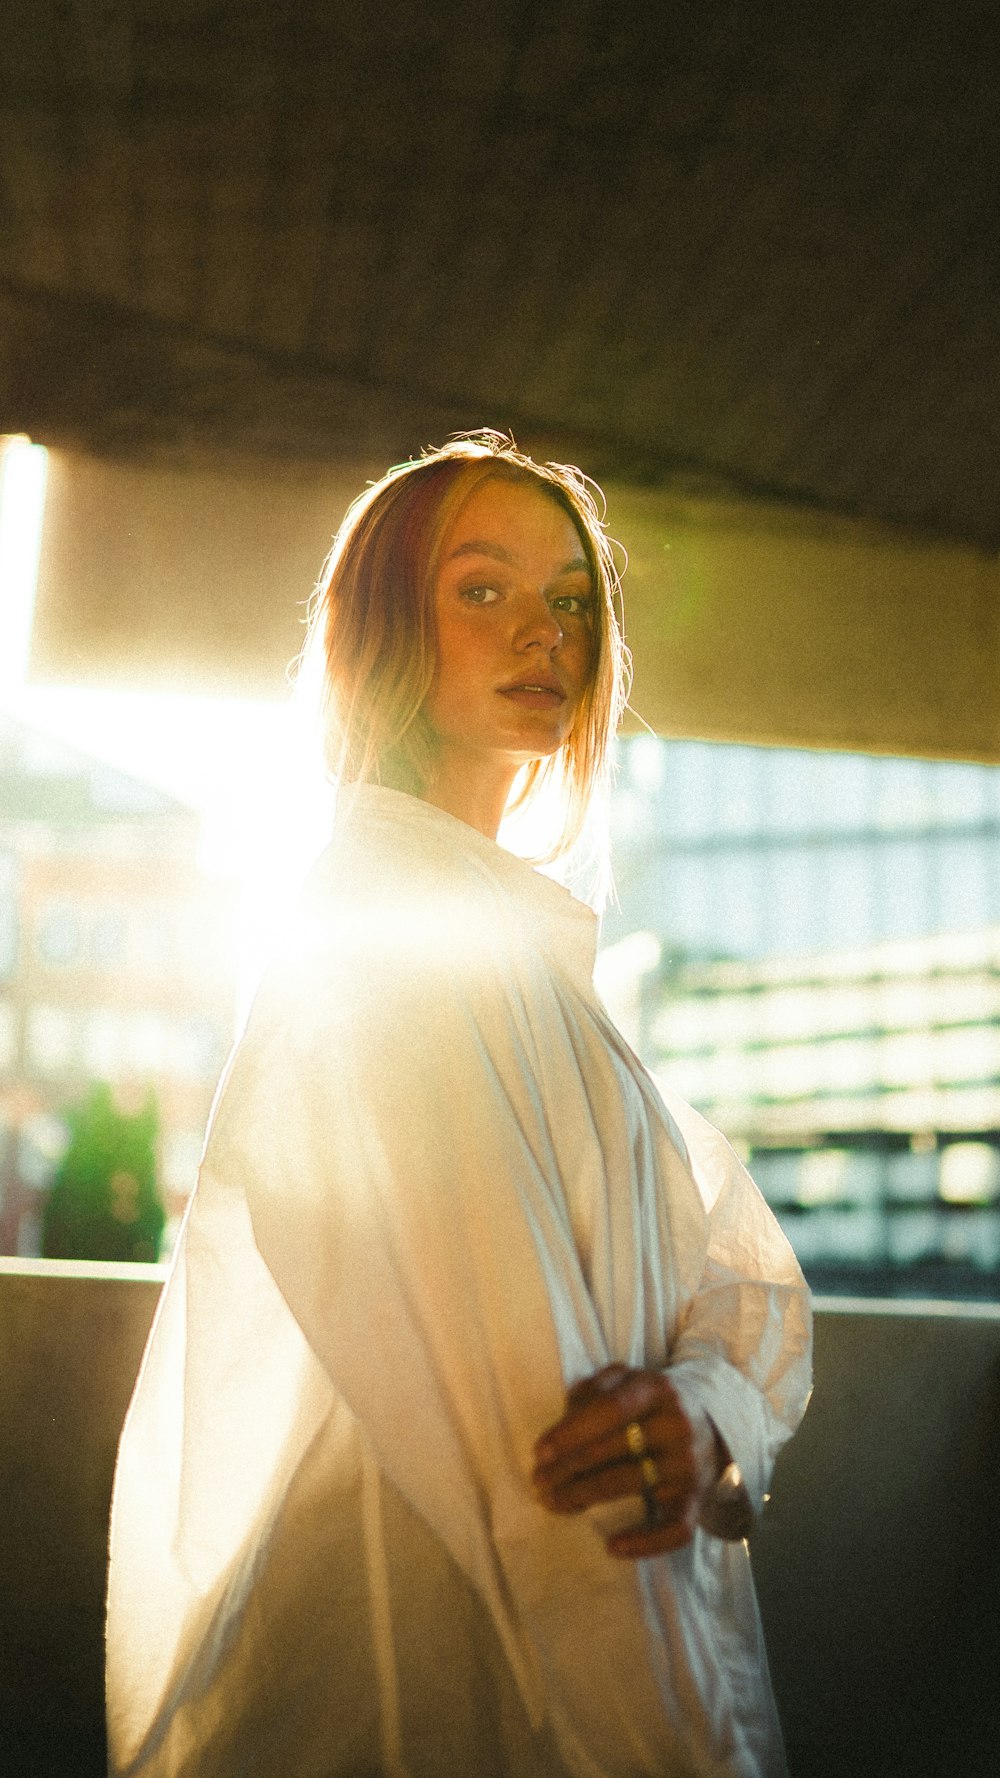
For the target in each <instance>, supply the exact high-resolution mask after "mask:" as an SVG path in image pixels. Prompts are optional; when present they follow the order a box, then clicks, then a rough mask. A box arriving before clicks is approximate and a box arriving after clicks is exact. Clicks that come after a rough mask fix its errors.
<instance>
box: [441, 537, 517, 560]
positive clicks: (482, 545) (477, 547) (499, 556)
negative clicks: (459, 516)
mask: <svg viewBox="0 0 1000 1778" xmlns="http://www.w3.org/2000/svg"><path fill="white" fill-rule="evenodd" d="M456 556H492V557H493V559H494V561H497V562H506V563H507V564H508V565H509V566H510V567H511V568H513V566H514V558H513V556H512V555H511V553H510V551H509V550H506V549H504V547H503V544H502V543H487V542H486V541H484V540H481V539H480V538H478V537H470V539H469V541H468V543H460V544H459V546H458V548H457V549H453V550H452V552H451V555H450V556H449V557H448V560H449V562H453V561H454V560H455V558H456Z"/></svg>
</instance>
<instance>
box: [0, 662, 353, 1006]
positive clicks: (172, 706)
mask: <svg viewBox="0 0 1000 1778" xmlns="http://www.w3.org/2000/svg"><path fill="white" fill-rule="evenodd" d="M4 705H5V707H6V708H7V709H8V710H9V711H10V712H11V714H12V715H14V716H17V717H19V718H20V719H21V720H22V721H24V722H27V723H31V724H32V725H34V726H36V727H38V728H40V729H43V730H44V731H45V732H46V733H48V734H51V735H54V736H56V737H57V738H58V739H60V740H62V741H65V742H67V743H68V744H69V745H70V746H73V747H78V748H80V749H81V750H82V751H83V752H85V753H88V754H90V755H92V756H93V757H94V758H96V759H100V760H103V761H105V762H106V763H107V764H109V765H111V766H115V767H117V768H118V769H119V770H121V771H124V772H128V773H129V774H130V775H131V776H133V777H136V778H141V779H142V780H143V781H144V782H146V783H150V784H155V785H156V786H157V787H158V788H159V789H161V790H165V791H166V792H167V793H168V794H169V795H171V796H174V797H176V798H177V799H178V801H180V802H182V803H185V804H187V805H188V806H189V807H191V808H194V809H197V810H198V811H199V813H200V814H201V815H202V817H203V832H202V849H201V860H200V862H201V865H202V868H203V869H204V870H205V872H206V874H207V875H209V876H213V877H224V878H230V879H233V880H235V882H236V883H237V885H238V894H239V914H238V919H239V931H238V934H237V945H238V952H239V955H240V957H241V967H240V977H241V979H240V986H239V1001H240V1009H241V1010H243V1009H245V1006H246V1001H247V998H248V996H249V994H250V993H251V992H252V989H253V987H254V986H255V984H256V981H257V979H258V977H259V974H260V970H261V967H262V966H263V963H264V961H265V960H266V958H267V957H268V955H270V954H271V952H272V950H273V949H274V947H275V946H276V944H278V943H279V942H280V938H281V928H282V925H283V923H284V921H285V920H286V918H287V914H288V911H289V908H290V906H291V904H292V902H293V901H294V897H295V893H296V890H297V888H298V885H299V883H300V882H301V880H302V877H303V875H304V874H305V872H306V870H307V869H308V867H309V865H310V863H311V862H312V860H313V858H314V857H315V856H316V854H317V853H318V852H319V851H320V850H321V848H322V846H323V844H324V842H325V840H326V838H327V835H328V833H329V829H330V823H331V820H332V813H333V794H332V791H331V789H330V787H329V786H328V784H327V783H326V780H325V774H324V770H323V764H322V758H321V752H320V747H319V741H318V737H317V734H316V729H315V725H314V724H313V723H311V722H310V719H309V717H308V714H307V712H306V710H305V709H304V708H303V707H302V706H300V705H299V704H298V703H297V702H296V701H295V700H294V699H291V698H290V699H289V700H287V701H286V702H284V703H267V702H264V701H263V700H260V701H255V700H251V699H238V698H210V697H191V696H181V695H177V694H167V693H160V694H157V693H154V692H138V691H136V692H122V691H102V690H99V689H92V688H89V687H87V688H83V687H77V686H44V685H36V686H31V685H28V686H23V687H21V688H20V690H18V691H17V692H15V693H8V695H7V696H6V697H5V698H4Z"/></svg>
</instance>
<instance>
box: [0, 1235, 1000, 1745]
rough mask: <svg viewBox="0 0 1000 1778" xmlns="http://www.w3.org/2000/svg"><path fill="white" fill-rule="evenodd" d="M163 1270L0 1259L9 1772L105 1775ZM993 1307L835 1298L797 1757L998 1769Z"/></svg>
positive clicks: (770, 1613) (781, 1499)
mask: <svg viewBox="0 0 1000 1778" xmlns="http://www.w3.org/2000/svg"><path fill="white" fill-rule="evenodd" d="M161 1279H162V1273H160V1272H159V1271H158V1270H157V1269H156V1268H154V1267H148V1268H136V1269H134V1270H133V1271H131V1272H125V1271H123V1270H122V1269H120V1268H116V1267H113V1266H97V1265H73V1264H70V1263H66V1264H60V1263H58V1262H48V1263H46V1262H32V1261H17V1260H0V1771H2V1772H4V1773H7V1772H10V1773H11V1774H15V1773H16V1774H18V1778H20V1775H21V1774H24V1778H100V1775H101V1774H102V1773H103V1771H104V1751H103V1732H102V1708H101V1698H102V1683H101V1628H102V1597H103V1584H104V1561H105V1540H106V1532H107V1513H108V1501H109V1497H110V1488H111V1475H112V1468H113V1462H114V1452H115V1446H116V1442H117V1437H118V1432H119V1428H120V1426H121V1421H122V1418H123V1415H124V1412H125V1408H126V1406H127V1403H128V1398H129V1394H130V1392H131V1388H132V1384H133V1381H134V1378H135V1373H136V1369H137V1367H138V1363H139V1358H140V1355H141V1352H142V1346H143V1342H144V1340H145V1336H146V1332H147V1329H148V1326H149V1323H150V1320H151V1317H152V1314H153V1310H154V1308H155V1304H156V1299H157V1296H158V1293H159V1289H160V1284H161ZM998 1498H1000V1309H995V1308H989V1307H985V1308H984V1307H978V1306H977V1307H969V1308H953V1307H951V1306H948V1307H941V1306H939V1305H913V1304H888V1303H887V1304H872V1303H864V1304H861V1303H857V1304H834V1303H832V1302H828V1303H826V1304H821V1305H819V1308H818V1313H817V1339H816V1394H815V1398H814V1401H813V1403H812V1406H811V1407H810V1409H809V1413H808V1415H807V1417H806V1421H805V1424H804V1426H803V1428H802V1431H801V1432H800V1434H799V1436H798V1437H797V1439H796V1440H795V1441H794V1443H793V1444H792V1446H791V1447H790V1448H789V1450H788V1451H787V1453H786V1454H785V1455H784V1456H783V1458H782V1459H781V1463H780V1465H779V1469H778V1474H777V1478H776V1484H775V1489H774V1499H773V1501H772V1504H771V1506H770V1508H769V1510H768V1514H767V1516H766V1518H765V1521H764V1523H763V1524H762V1526H761V1527H760V1529H759V1531H758V1533H757V1535H756V1537H755V1540H754V1566H755V1569H756V1572H757V1577H758V1586H759V1590H760V1596H761V1605H762V1609H763V1612H764V1618H765V1625H766V1629H767V1634H768V1641H769V1644H770V1648H771V1655H772V1665H773V1670H774V1679H775V1686H776V1689H777V1692H778V1697H779V1703H780V1706H781V1711H782V1717H783V1720H784V1722H785V1727H786V1733H787V1737H788V1744H789V1756H790V1761H791V1766H792V1772H793V1778H895V1775H896V1774H899V1778H903V1775H904V1774H905V1775H906V1778H939V1775H940V1774H941V1773H945V1772H948V1773H950V1772H957V1773H961V1775H962V1778H993V1774H995V1772H996V1770H997V1752H996V1747H997V1743H998V1741H1000V1722H998V1716H1000V1710H998V1693H1000V1686H998V1682H997V1678H996V1675H997V1673H998V1672H1000V1604H998V1601H1000V1554H998V1550H1000V1542H998V1540H997V1538H996V1535H995V1530H994V1520H995V1515H996V1502H997V1499H998Z"/></svg>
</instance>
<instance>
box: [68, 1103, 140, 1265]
mask: <svg viewBox="0 0 1000 1778" xmlns="http://www.w3.org/2000/svg"><path fill="white" fill-rule="evenodd" d="M66 1120H67V1123H68V1124H69V1127H70V1140H69V1147H68V1148H67V1150H66V1153H65V1155H64V1156H63V1159H62V1162H61V1163H60V1166H59V1168H58V1171H57V1172H56V1175H55V1178H54V1180H53V1182H52V1187H51V1189H50V1191H49V1195H48V1198H47V1201H46V1205H45V1210H44V1213H43V1218H42V1253H43V1254H44V1255H45V1257H46V1258H47V1259H110V1260H132V1261H136V1260H142V1261H152V1260H155V1259H156V1258H157V1257H158V1255H159V1251H160V1240H161V1238H162V1235H163V1225H164V1222H165V1220H166V1213H165V1211H164V1207H163V1200H162V1198H161V1196H160V1191H159V1186H158V1184H157V1179H156V1133H157V1128H158V1124H159V1116H158V1112H157V1106H156V1096H155V1094H154V1093H153V1092H152V1090H150V1091H149V1092H148V1093H147V1095H146V1101H145V1104H144V1105H143V1107H142V1110H141V1111H139V1112H138V1113H136V1114H135V1115H134V1116H129V1115H128V1114H127V1113H125V1112H121V1111H119V1110H118V1108H117V1106H116V1105H115V1102H114V1098H113V1096H112V1092H111V1088H110V1087H109V1086H106V1085H105V1084H104V1083H103V1082H97V1083H95V1085H94V1086H92V1087H91V1089H90V1091H89V1093H88V1094H87V1096H86V1098H85V1099H84V1100H83V1101H82V1103H81V1104H79V1105H76V1106H74V1107H72V1108H71V1109H70V1110H69V1111H68V1112H67V1113H66Z"/></svg>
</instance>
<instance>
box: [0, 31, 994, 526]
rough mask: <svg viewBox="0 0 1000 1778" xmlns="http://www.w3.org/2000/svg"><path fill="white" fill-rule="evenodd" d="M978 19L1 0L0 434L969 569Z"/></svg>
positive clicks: (990, 371)
mask: <svg viewBox="0 0 1000 1778" xmlns="http://www.w3.org/2000/svg"><path fill="white" fill-rule="evenodd" d="M998 74H1000V15H998V13H997V9H996V7H995V4H994V0H984V3H981V0H947V3H946V4H944V3H942V0H819V3H818V4H812V5H803V4H802V0H768V3H766V4H765V3H764V0H738V3H735V0H719V3H718V4H713V3H712V0H657V3H655V4H642V3H641V0H633V3H632V4H624V3H623V0H590V3H588V0H376V3H375V4H372V3H371V0H366V3H361V0H332V3H329V4H322V3H319V0H314V3H311V4H310V3H309V0H4V7H3V23H2V28H0V238H2V241H3V261H2V279H0V430H5V431H15V430H23V431H26V432H28V433H30V434H31V435H32V436H33V437H35V438H37V439H39V440H41V441H42V442H47V443H52V444H61V445H64V446H69V447H70V448H72V449H75V450H83V451H85V452H88V453H93V454H96V455H99V456H107V457H119V458H122V457H125V458H128V459H130V460H132V461H139V462H141V461H171V460H178V461H182V462H187V463H191V462H194V461H196V460H199V459H202V458H204V457H206V456H207V455H211V454H213V453H214V454H216V456H217V457H218V456H219V455H220V454H223V455H226V456H233V457H244V458H245V457H247V456H250V457H257V458H267V457H274V456H278V457H282V458H285V459H289V458H293V459H298V460H300V461H301V462H314V463H322V462H326V463H335V462H337V461H338V460H341V461H346V460H348V459H349V460H352V461H358V460H365V461H367V462H373V461H374V462H378V461H382V462H384V461H387V460H391V459H393V458H396V457H400V456H404V455H408V454H410V453H411V452H412V451H413V450H414V449H415V448H416V447H418V446H419V445H420V444H422V443H425V442H436V441H438V440H440V439H441V438H442V437H443V436H444V435H445V434H446V433H447V432H448V431H449V430H451V429H453V428H455V427H460V426H468V425H478V424H484V423H486V424H492V425H497V426H502V427H508V426H509V427H512V428H513V429H514V430H515V432H516V433H517V434H518V436H519V437H520V438H522V439H524V440H525V441H527V442H529V443H531V444H532V445H533V446H536V447H539V448H542V449H547V450H548V451H550V452H551V453H555V454H559V455H565V456H572V457H576V458H579V459H580V460H581V461H582V462H583V463H584V464H585V466H586V467H587V468H589V469H590V470H591V471H592V472H593V473H595V474H596V475H598V476H601V477H603V476H606V477H609V478H610V479H612V480H614V481H616V482H618V483H626V484H627V483H632V484H635V485H637V486H642V487H647V488H657V487H661V488H677V487H679V488H681V489H684V488H694V489H695V490H704V491H709V492H712V491H720V492H723V493H730V494H735V495H749V496H750V497H753V496H754V495H757V494H766V495H769V496H771V497H776V498H779V499H781V500H785V501H789V500H790V501H793V502H802V503H804V504H806V505H810V506H815V507H819V508H822V509H825V510H827V511H830V512H840V513H845V514H852V515H856V516H860V517H864V518H872V519H876V520H881V521H888V522H889V523H892V524H901V525H904V526H906V527H911V528H915V529H918V530H924V531H926V532H928V533H930V534H932V535H936V536H938V537H940V538H946V539H953V540H957V541H965V542H971V543H973V544H975V545H977V546H979V547H981V548H986V549H995V548H996V547H997V546H998V544H1000V487H998V478H997V462H998V451H997V445H998V442H1000V441H998V437H997V433H998V418H997V416H998V414H1000V352H998V344H1000V341H998V322H997V294H998V282H1000V230H998V226H997V224H998V216H997V188H998V168H1000V154H998V148H1000V113H998V104H997V96H996V95H997V84H998Z"/></svg>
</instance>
